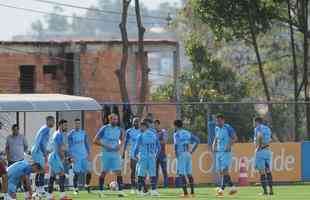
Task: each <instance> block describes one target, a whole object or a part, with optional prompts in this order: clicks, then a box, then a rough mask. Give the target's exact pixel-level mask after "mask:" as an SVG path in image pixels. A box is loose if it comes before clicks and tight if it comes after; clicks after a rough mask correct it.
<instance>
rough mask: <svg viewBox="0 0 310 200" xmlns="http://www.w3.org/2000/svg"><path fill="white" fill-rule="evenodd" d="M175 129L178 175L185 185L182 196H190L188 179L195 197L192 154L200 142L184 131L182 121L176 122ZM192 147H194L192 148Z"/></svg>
mask: <svg viewBox="0 0 310 200" xmlns="http://www.w3.org/2000/svg"><path fill="white" fill-rule="evenodd" d="M174 127H175V133H174V135H173V139H174V150H175V155H176V158H177V175H178V176H179V177H180V178H181V180H182V185H183V186H182V187H183V195H182V196H184V197H187V196H188V192H187V181H186V177H187V178H188V181H189V185H190V188H191V195H192V196H194V194H195V192H194V178H193V175H192V174H193V171H192V154H193V153H194V152H195V150H196V149H197V147H198V144H199V142H200V141H199V138H198V137H196V136H195V135H193V134H192V133H191V132H189V131H187V130H185V129H183V122H182V121H181V120H175V121H174ZM190 145H193V146H192V147H191V148H190Z"/></svg>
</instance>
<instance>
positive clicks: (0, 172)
mask: <svg viewBox="0 0 310 200" xmlns="http://www.w3.org/2000/svg"><path fill="white" fill-rule="evenodd" d="M4 174H6V166H5V164H4V161H0V176H2V175H4Z"/></svg>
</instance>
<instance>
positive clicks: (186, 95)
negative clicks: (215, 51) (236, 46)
mask: <svg viewBox="0 0 310 200" xmlns="http://www.w3.org/2000/svg"><path fill="white" fill-rule="evenodd" d="M208 49H209V48H208V47H207V46H205V45H203V41H202V40H201V38H200V37H198V36H197V35H195V34H194V33H193V34H192V35H191V36H190V37H189V38H188V40H187V41H186V54H187V55H188V56H189V58H190V60H191V62H192V64H193V68H192V70H191V71H186V72H183V73H182V75H181V77H180V83H181V84H180V85H181V91H182V93H181V102H198V101H203V102H206V101H208V102H212V101H241V100H242V99H243V98H244V97H248V96H249V94H248V91H247V86H246V84H245V82H243V81H241V79H240V78H239V77H238V76H237V74H236V73H235V72H233V71H232V69H231V68H226V67H223V65H222V64H221V62H220V61H219V60H218V59H215V58H214V57H212V55H211V54H210V53H209V51H208ZM173 96H174V95H173V83H169V82H168V83H167V84H166V85H164V86H161V87H159V88H158V89H157V91H156V92H155V93H154V94H153V95H152V97H153V99H154V100H171V99H173ZM181 112H182V117H183V120H184V121H185V122H187V125H188V128H190V129H191V130H192V131H193V132H195V133H197V134H199V135H200V137H201V138H202V139H203V141H205V139H206V138H207V137H206V134H205V130H207V116H208V114H207V113H212V114H216V113H218V112H221V113H223V114H225V115H226V116H227V118H228V121H229V122H232V123H233V124H234V126H235V127H236V129H237V133H238V136H239V138H240V141H247V140H249V138H250V137H251V131H250V130H251V129H252V122H251V120H249V117H253V116H255V114H256V112H255V109H254V106H253V105H240V106H235V105H233V106H232V105H216V104H214V105H209V106H208V105H206V104H198V105H197V104H194V105H188V104H187V105H183V104H182V106H181Z"/></svg>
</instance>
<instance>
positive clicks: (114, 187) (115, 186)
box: [109, 181, 118, 191]
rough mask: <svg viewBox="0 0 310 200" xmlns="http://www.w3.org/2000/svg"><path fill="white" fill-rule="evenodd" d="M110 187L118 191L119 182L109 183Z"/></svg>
mask: <svg viewBox="0 0 310 200" xmlns="http://www.w3.org/2000/svg"><path fill="white" fill-rule="evenodd" d="M109 188H110V190H111V191H116V190H118V184H117V182H116V181H112V182H111V183H110V185H109Z"/></svg>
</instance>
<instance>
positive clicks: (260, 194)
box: [258, 192, 268, 196]
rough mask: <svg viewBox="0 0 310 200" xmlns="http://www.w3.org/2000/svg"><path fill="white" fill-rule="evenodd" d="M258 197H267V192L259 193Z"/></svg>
mask: <svg viewBox="0 0 310 200" xmlns="http://www.w3.org/2000/svg"><path fill="white" fill-rule="evenodd" d="M258 195H259V196H266V195H268V193H267V192H262V193H259V194H258Z"/></svg>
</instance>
